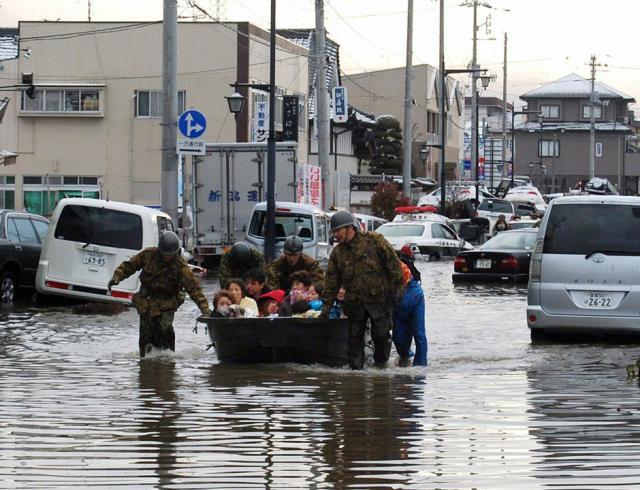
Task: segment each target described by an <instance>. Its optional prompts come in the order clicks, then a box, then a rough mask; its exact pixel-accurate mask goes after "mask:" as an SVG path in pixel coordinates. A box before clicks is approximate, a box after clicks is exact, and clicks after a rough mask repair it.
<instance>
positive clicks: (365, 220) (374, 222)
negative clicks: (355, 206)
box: [353, 213, 387, 231]
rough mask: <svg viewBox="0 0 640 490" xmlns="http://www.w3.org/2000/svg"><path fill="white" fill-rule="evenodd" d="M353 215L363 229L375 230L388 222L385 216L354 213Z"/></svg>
mask: <svg viewBox="0 0 640 490" xmlns="http://www.w3.org/2000/svg"><path fill="white" fill-rule="evenodd" d="M353 216H354V217H355V218H356V219H357V220H358V224H360V229H361V230H362V231H375V230H377V229H378V227H379V226H381V225H384V224H385V223H386V222H387V220H386V219H384V218H378V217H377V216H371V215H369V214H362V213H353Z"/></svg>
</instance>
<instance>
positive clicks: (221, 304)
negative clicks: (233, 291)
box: [211, 289, 233, 318]
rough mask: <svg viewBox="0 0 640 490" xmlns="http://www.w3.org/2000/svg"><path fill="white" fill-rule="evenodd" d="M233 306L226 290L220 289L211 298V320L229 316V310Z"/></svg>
mask: <svg viewBox="0 0 640 490" xmlns="http://www.w3.org/2000/svg"><path fill="white" fill-rule="evenodd" d="M232 304H233V300H232V299H231V295H230V294H229V291H227V290H226V289H221V290H220V291H218V292H217V293H216V294H214V296H213V312H212V313H211V316H212V317H213V318H224V317H226V316H228V315H229V308H230V307H231V305H232Z"/></svg>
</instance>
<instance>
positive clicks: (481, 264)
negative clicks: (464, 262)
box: [476, 259, 491, 269]
mask: <svg viewBox="0 0 640 490" xmlns="http://www.w3.org/2000/svg"><path fill="white" fill-rule="evenodd" d="M476 269H491V259H478V260H476Z"/></svg>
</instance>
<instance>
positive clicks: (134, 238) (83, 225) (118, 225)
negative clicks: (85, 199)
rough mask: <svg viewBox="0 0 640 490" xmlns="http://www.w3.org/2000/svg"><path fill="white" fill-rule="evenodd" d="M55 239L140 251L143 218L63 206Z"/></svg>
mask: <svg viewBox="0 0 640 490" xmlns="http://www.w3.org/2000/svg"><path fill="white" fill-rule="evenodd" d="M54 236H55V237H56V238H57V239H58V240H67V241H72V242H80V243H91V244H94V245H103V246H105V247H114V248H125V249H128V250H140V249H141V248H142V218H140V216H138V215H137V214H133V213H127V212H124V211H116V210H113V209H104V208H94V207H91V206H76V205H71V206H65V208H64V209H63V210H62V213H61V214H60V218H59V219H58V224H57V226H56V230H55V234H54Z"/></svg>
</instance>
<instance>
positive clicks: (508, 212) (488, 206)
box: [476, 199, 515, 226]
mask: <svg viewBox="0 0 640 490" xmlns="http://www.w3.org/2000/svg"><path fill="white" fill-rule="evenodd" d="M514 214H515V206H514V204H513V203H512V202H511V201H505V200H504V199H485V200H484V201H482V202H481V203H480V204H479V205H478V209H477V210H476V218H487V219H488V220H489V221H490V222H491V225H492V226H493V224H494V223H495V221H496V220H497V219H498V217H499V216H500V215H503V216H504V218H505V219H506V220H507V221H509V220H510V219H511V218H512V217H513V215H514Z"/></svg>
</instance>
